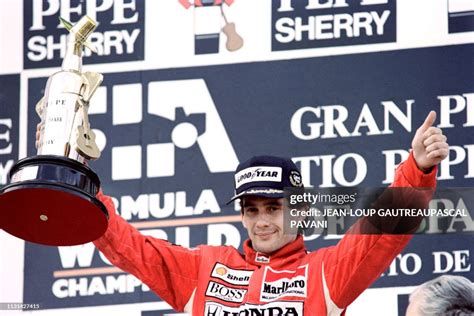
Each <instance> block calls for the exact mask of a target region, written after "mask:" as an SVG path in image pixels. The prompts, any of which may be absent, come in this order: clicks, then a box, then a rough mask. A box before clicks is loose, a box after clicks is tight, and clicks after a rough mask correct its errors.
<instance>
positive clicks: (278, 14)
mask: <svg viewBox="0 0 474 316" xmlns="http://www.w3.org/2000/svg"><path fill="white" fill-rule="evenodd" d="M396 14H397V5H396V1H395V0H357V1H347V0H334V1H333V0H331V1H317V0H303V1H296V0H272V34H271V35H272V51H280V50H291V49H302V48H318V47H332V46H346V45H361V44H374V43H388V42H395V41H396V40H397V33H396V32H397V25H396V23H397V17H396Z"/></svg>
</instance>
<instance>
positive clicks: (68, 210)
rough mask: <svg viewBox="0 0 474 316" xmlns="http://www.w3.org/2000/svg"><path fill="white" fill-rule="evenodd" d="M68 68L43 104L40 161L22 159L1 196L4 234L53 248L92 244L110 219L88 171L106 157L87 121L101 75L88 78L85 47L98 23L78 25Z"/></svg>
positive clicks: (53, 80)
mask: <svg viewBox="0 0 474 316" xmlns="http://www.w3.org/2000/svg"><path fill="white" fill-rule="evenodd" d="M60 20H61V22H62V23H63V25H64V26H65V27H66V29H67V30H68V31H69V32H70V34H69V36H68V43H67V50H66V55H65V57H64V59H63V62H62V66H61V70H60V71H59V72H56V73H55V74H53V75H52V76H51V77H49V79H48V82H47V84H46V92H45V95H44V97H43V98H42V99H41V100H40V101H39V102H38V104H37V105H36V112H37V113H38V115H39V116H40V117H41V122H42V127H41V131H40V138H39V144H38V152H37V155H36V156H33V157H27V158H24V159H22V160H20V161H18V162H17V163H16V164H15V165H14V166H13V167H12V168H11V170H10V172H9V185H7V186H6V187H4V188H3V189H2V191H1V193H0V228H2V229H4V230H5V231H7V232H8V233H10V234H12V235H14V236H17V237H19V238H21V239H24V240H27V241H31V242H35V243H39V244H44V245H53V246H66V245H77V244H83V243H86V242H90V241H93V240H95V239H97V238H98V237H100V236H101V235H102V234H103V233H104V232H105V230H106V229H107V223H108V213H107V210H106V208H105V206H104V205H103V204H102V203H101V202H100V201H99V200H98V199H97V198H96V194H97V192H98V191H99V189H100V181H99V178H98V176H97V175H96V174H95V173H94V172H93V171H92V170H91V169H90V168H89V167H88V166H87V161H88V160H95V159H97V158H99V157H100V150H99V148H98V147H97V144H96V143H95V135H94V132H93V131H92V130H91V127H90V124H89V118H88V109H89V101H90V99H91V98H92V96H93V94H94V92H95V91H96V90H97V88H98V87H99V86H100V84H101V83H102V80H103V76H102V74H100V73H94V72H82V52H83V49H84V46H86V47H88V48H90V49H91V50H93V46H92V44H91V43H90V42H88V40H87V38H88V37H89V35H90V34H91V33H92V32H93V31H94V30H95V28H96V26H97V23H96V22H95V21H94V20H92V19H91V18H90V17H88V16H84V17H82V18H81V19H80V20H79V22H77V23H76V24H75V25H72V24H71V23H69V22H68V21H66V20H64V19H61V18H60Z"/></svg>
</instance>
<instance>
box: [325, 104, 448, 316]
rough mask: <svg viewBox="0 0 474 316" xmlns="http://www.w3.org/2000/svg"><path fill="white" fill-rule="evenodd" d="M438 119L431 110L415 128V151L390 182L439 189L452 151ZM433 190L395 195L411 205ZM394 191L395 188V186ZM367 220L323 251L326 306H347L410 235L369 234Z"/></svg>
mask: <svg viewBox="0 0 474 316" xmlns="http://www.w3.org/2000/svg"><path fill="white" fill-rule="evenodd" d="M435 119H436V113H435V112H433V111H432V112H430V113H429V114H428V116H427V117H426V119H425V121H424V123H423V124H422V125H421V126H420V128H418V130H417V131H416V134H415V136H414V138H413V141H412V151H411V152H410V155H409V157H408V159H407V160H406V161H404V162H403V163H401V164H400V165H399V167H398V168H397V171H396V174H395V179H394V182H393V183H392V185H391V186H392V187H404V188H432V189H434V188H435V186H436V172H437V164H438V163H439V162H440V161H441V160H443V159H444V158H446V156H447V154H448V144H447V143H446V137H445V136H444V135H443V133H442V131H441V130H440V129H439V128H436V127H433V126H432V125H433V123H434V121H435ZM432 191H433V190H431V191H430V190H424V191H423V190H409V189H408V190H405V191H404V190H402V191H400V193H401V194H402V196H398V197H397V196H395V198H396V199H398V200H399V201H398V202H397V201H396V204H395V205H400V201H402V202H403V203H406V204H409V203H411V202H410V200H415V202H416V204H414V205H418V206H421V205H422V206H421V207H426V205H427V203H428V201H429V200H430V198H431V194H432ZM393 192H397V191H396V190H395V189H394V190H393ZM393 192H392V193H393ZM384 194H385V193H384ZM416 199H418V201H416ZM382 203H383V202H382ZM407 206H408V205H407ZM408 207H409V206H408ZM365 220H366V219H362V220H359V221H358V222H357V223H356V224H355V225H354V226H353V227H351V229H350V231H349V232H348V233H346V235H345V236H344V238H343V239H342V240H341V241H340V242H339V243H338V244H337V245H336V246H335V247H331V248H329V249H328V250H327V251H326V253H325V254H324V259H323V269H324V274H323V277H324V278H325V281H326V282H325V284H326V285H327V287H326V288H325V291H326V293H327V294H328V295H327V297H328V299H329V300H328V301H327V305H328V307H330V306H332V307H333V308H337V309H340V310H343V309H345V308H346V307H347V306H348V305H349V304H350V303H352V302H353V301H354V300H355V299H356V298H357V297H358V296H359V295H360V294H361V293H362V292H363V291H364V290H365V289H366V288H368V287H369V286H370V285H371V284H372V283H373V282H374V281H375V280H376V279H377V278H378V277H379V276H380V275H381V274H382V273H383V271H384V270H385V269H386V268H387V267H388V266H389V265H390V263H391V262H392V260H393V259H394V258H395V257H396V256H397V255H398V254H399V253H400V252H401V251H402V250H403V248H404V247H405V246H406V245H407V244H408V242H409V241H410V239H411V237H412V235H408V234H385V233H378V234H367V232H366V231H364V230H365V227H364V225H365V224H367V222H366V221H365ZM390 220H393V222H394V223H396V224H397V225H399V226H402V227H403V225H404V224H407V223H406V222H407V221H405V220H406V219H405V218H394V219H390ZM413 220H415V221H416V223H415V224H418V223H419V221H420V220H421V218H412V219H409V221H413ZM407 226H409V225H407ZM413 229H416V227H413V225H412V227H411V229H410V231H411V232H412V231H413ZM393 231H397V232H400V230H397V227H393Z"/></svg>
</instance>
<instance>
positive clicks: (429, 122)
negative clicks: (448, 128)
mask: <svg viewBox="0 0 474 316" xmlns="http://www.w3.org/2000/svg"><path fill="white" fill-rule="evenodd" d="M435 121H436V112H435V111H431V112H430V113H429V114H428V116H427V117H426V119H425V121H424V122H423V124H422V125H421V126H420V128H419V129H418V130H419V131H420V132H424V131H426V130H427V129H428V128H430V127H431V126H432V125H433V123H434V122H435Z"/></svg>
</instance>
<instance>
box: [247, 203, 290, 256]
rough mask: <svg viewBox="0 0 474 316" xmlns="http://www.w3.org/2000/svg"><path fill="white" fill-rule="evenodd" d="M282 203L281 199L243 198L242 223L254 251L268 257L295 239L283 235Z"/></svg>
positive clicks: (288, 235)
mask: <svg viewBox="0 0 474 316" xmlns="http://www.w3.org/2000/svg"><path fill="white" fill-rule="evenodd" d="M283 203H284V199H283V198H280V199H275V198H265V197H258V196H245V197H243V201H242V223H243V225H244V227H245V228H246V229H247V232H248V234H249V238H250V240H251V241H252V247H253V249H254V250H256V251H258V252H261V253H264V254H267V255H268V254H271V253H272V252H274V251H276V250H278V249H280V248H281V247H283V246H285V245H286V244H288V243H290V242H292V241H293V240H295V239H296V235H290V234H286V235H285V234H284V233H283V212H284V204H283Z"/></svg>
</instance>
